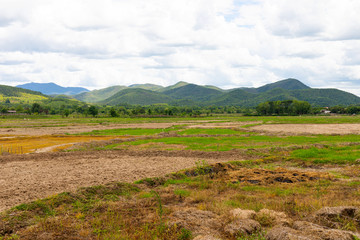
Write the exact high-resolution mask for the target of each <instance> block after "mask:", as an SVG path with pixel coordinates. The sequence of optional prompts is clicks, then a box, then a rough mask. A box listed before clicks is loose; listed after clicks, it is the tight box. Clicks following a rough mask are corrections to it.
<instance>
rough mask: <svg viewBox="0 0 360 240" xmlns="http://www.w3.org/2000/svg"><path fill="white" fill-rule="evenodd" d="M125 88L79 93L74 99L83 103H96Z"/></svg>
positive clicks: (116, 87) (118, 87) (114, 87)
mask: <svg viewBox="0 0 360 240" xmlns="http://www.w3.org/2000/svg"><path fill="white" fill-rule="evenodd" d="M126 88H127V87H126V86H112V87H108V88H103V89H99V90H94V91H91V92H85V93H80V94H77V95H75V96H74V98H75V99H78V100H80V101H83V102H88V103H96V102H101V101H103V100H105V99H107V98H109V97H111V96H113V95H115V94H116V93H118V92H120V91H121V90H124V89H126Z"/></svg>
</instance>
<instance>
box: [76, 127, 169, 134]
mask: <svg viewBox="0 0 360 240" xmlns="http://www.w3.org/2000/svg"><path fill="white" fill-rule="evenodd" d="M161 132H165V130H164V129H162V128H154V129H149V128H146V129H145V128H119V129H105V130H94V131H91V132H84V133H80V134H76V135H90V136H123V135H131V136H139V135H154V134H159V133H161Z"/></svg>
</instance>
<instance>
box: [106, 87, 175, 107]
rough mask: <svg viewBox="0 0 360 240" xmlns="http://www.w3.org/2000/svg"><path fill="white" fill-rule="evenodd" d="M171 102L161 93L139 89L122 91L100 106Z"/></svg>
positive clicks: (169, 98)
mask: <svg viewBox="0 0 360 240" xmlns="http://www.w3.org/2000/svg"><path fill="white" fill-rule="evenodd" d="M171 101H173V99H172V98H171V97H168V96H166V95H164V94H162V93H158V92H154V91H150V90H145V89H141V88H128V89H124V90H122V91H120V92H118V93H116V94H115V95H113V96H111V97H110V98H108V99H105V100H103V101H101V102H100V103H101V104H108V105H118V104H124V103H128V104H136V105H151V104H155V103H169V102H171Z"/></svg>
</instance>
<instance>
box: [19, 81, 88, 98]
mask: <svg viewBox="0 0 360 240" xmlns="http://www.w3.org/2000/svg"><path fill="white" fill-rule="evenodd" d="M16 87H19V88H24V89H28V90H32V91H37V92H41V93H42V94H46V95H60V94H64V95H76V94H79V93H82V92H89V90H88V89H86V88H81V87H61V86H59V85H57V84H55V83H33V82H32V83H25V84H22V85H18V86H16Z"/></svg>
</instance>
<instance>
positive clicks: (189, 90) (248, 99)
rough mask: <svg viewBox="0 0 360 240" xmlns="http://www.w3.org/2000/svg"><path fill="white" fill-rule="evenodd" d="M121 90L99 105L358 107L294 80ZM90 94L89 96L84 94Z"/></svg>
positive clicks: (350, 97) (352, 98)
mask: <svg viewBox="0 0 360 240" xmlns="http://www.w3.org/2000/svg"><path fill="white" fill-rule="evenodd" d="M128 90H129V89H126V90H120V91H119V92H118V93H117V94H115V95H113V96H111V97H110V98H108V99H105V100H102V101H101V102H99V103H101V104H108V105H118V104H124V103H127V104H140V105H144V104H145V105H146V104H152V103H167V104H175V105H186V104H190V105H200V106H201V105H202V106H209V105H215V106H231V105H239V106H243V107H255V106H257V105H258V104H259V103H262V102H266V101H283V100H300V101H308V102H309V103H310V104H312V105H313V106H321V107H325V106H327V107H329V106H335V105H357V104H360V98H359V97H358V96H356V95H354V94H351V93H348V92H345V91H341V90H338V89H313V88H310V87H309V86H306V85H305V84H303V83H302V82H300V81H299V80H296V79H285V80H282V81H279V82H275V83H272V84H267V85H264V86H261V87H259V88H238V89H233V90H227V91H224V90H221V89H217V88H215V87H212V86H199V85H196V84H189V83H185V82H180V83H178V84H175V85H173V86H169V87H166V88H163V89H161V90H158V91H150V90H146V91H144V89H140V88H133V89H132V90H131V91H128ZM87 94H89V93H87Z"/></svg>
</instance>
